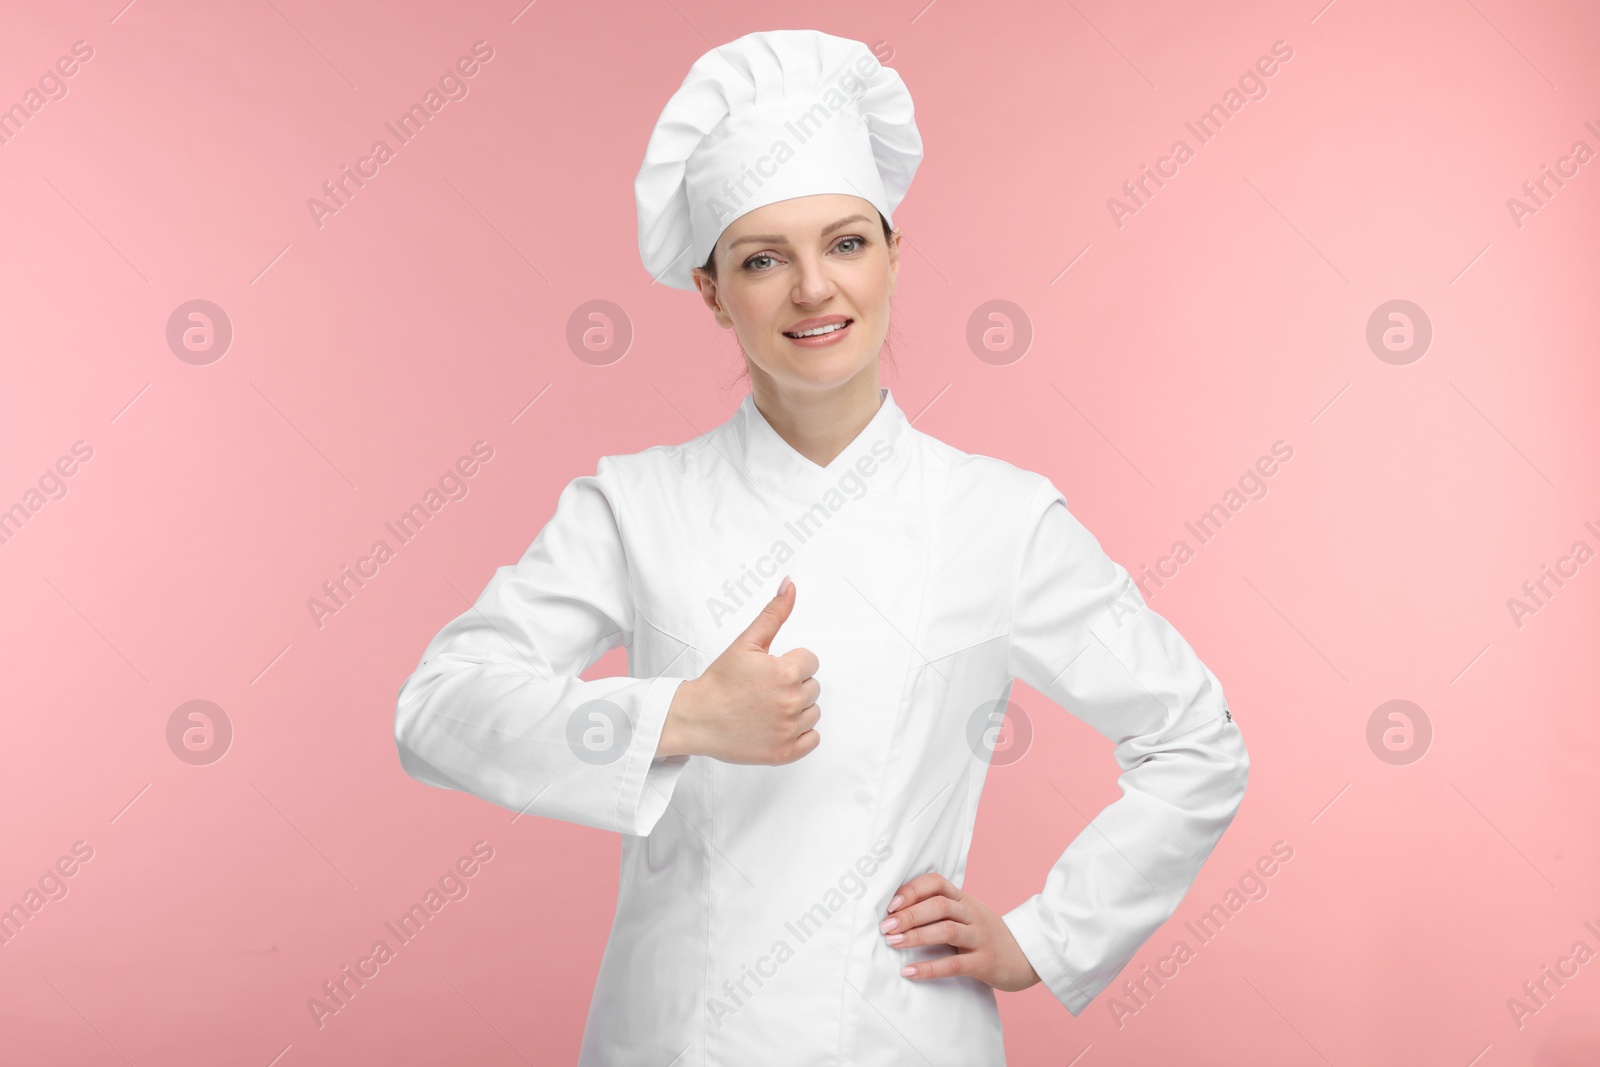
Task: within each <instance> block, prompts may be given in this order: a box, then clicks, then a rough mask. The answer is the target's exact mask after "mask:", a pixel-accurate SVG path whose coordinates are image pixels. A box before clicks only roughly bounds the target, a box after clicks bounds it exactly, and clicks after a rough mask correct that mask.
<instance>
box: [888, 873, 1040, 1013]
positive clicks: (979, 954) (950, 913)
mask: <svg viewBox="0 0 1600 1067" xmlns="http://www.w3.org/2000/svg"><path fill="white" fill-rule="evenodd" d="M895 896H897V897H900V898H902V899H901V900H900V902H899V903H898V904H895V903H894V901H893V899H892V898H891V900H890V903H891V905H893V906H892V907H891V908H890V909H889V918H890V919H895V920H898V921H897V922H896V924H895V925H894V926H892V927H890V928H889V929H888V930H886V931H884V936H885V937H886V939H887V940H888V942H889V944H891V945H893V946H894V947H895V948H910V947H912V946H914V945H951V946H954V948H955V950H956V951H955V952H954V953H953V954H951V955H949V956H941V957H939V958H938V959H936V960H924V961H922V962H921V963H913V964H908V965H907V967H906V968H905V969H904V970H902V971H901V973H902V974H905V975H906V977H907V978H910V979H912V980H913V981H916V980H918V979H923V978H948V977H950V976H951V975H957V974H963V975H968V976H970V977H973V978H977V979H979V980H980V981H983V982H987V983H988V984H990V985H992V986H994V987H995V988H996V989H999V990H1003V991H1004V992H1007V993H1014V992H1016V991H1017V990H1019V989H1027V988H1028V987H1029V986H1031V985H1033V984H1035V983H1037V982H1038V981H1039V975H1038V974H1037V973H1036V972H1035V971H1034V969H1033V964H1031V963H1029V962H1028V957H1027V956H1024V955H1023V954H1022V948H1021V946H1019V945H1018V944H1017V939H1016V938H1014V937H1012V936H1011V928H1010V927H1008V926H1006V923H1005V920H1004V919H1002V918H1001V917H1000V916H999V915H998V914H996V913H995V912H994V911H993V910H992V909H991V908H990V907H989V906H988V905H987V904H985V903H984V902H983V901H981V900H979V899H978V898H977V897H975V896H973V895H972V894H970V893H963V892H962V891H961V890H960V889H957V888H956V887H955V886H954V885H952V884H951V882H950V880H949V879H947V878H946V877H945V876H944V875H942V874H939V873H938V872H935V871H930V872H929V873H927V874H919V875H917V877H915V878H913V879H911V881H909V882H907V883H906V884H905V885H902V886H901V887H900V888H899V889H897V890H895ZM886 921H887V920H886ZM897 935H898V936H899V938H900V940H898V941H897V940H895V938H896V936H897ZM908 971H909V972H910V973H907V972H908Z"/></svg>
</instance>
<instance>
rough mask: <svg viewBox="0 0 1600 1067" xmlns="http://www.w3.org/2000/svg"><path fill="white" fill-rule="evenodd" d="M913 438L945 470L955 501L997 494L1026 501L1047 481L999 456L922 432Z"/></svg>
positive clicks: (947, 482) (950, 491) (1044, 477)
mask: <svg viewBox="0 0 1600 1067" xmlns="http://www.w3.org/2000/svg"><path fill="white" fill-rule="evenodd" d="M916 437H917V438H918V440H919V443H920V444H921V445H922V447H923V448H924V449H926V450H927V453H928V455H929V456H930V458H931V459H932V460H933V461H934V462H935V463H937V464H938V465H939V466H941V467H943V468H944V469H945V472H946V473H945V482H946V487H947V489H948V491H949V495H951V496H952V497H954V498H956V499H963V498H964V499H969V500H970V499H972V498H974V497H988V496H992V495H993V494H996V493H998V494H1001V495H1004V496H1006V497H1010V498H1020V499H1021V500H1023V501H1027V500H1029V499H1031V498H1032V497H1033V495H1034V494H1035V493H1036V492H1039V491H1040V490H1041V488H1042V486H1044V485H1046V484H1048V483H1049V481H1050V480H1049V479H1048V478H1047V477H1046V476H1045V475H1043V474H1040V473H1038V472H1037V471H1032V470H1028V469H1027V468H1025V467H1020V466H1018V465H1016V464H1015V463H1012V462H1010V461H1009V460H1005V459H1001V458H1000V457H999V456H990V455H986V454H984V453H982V452H966V451H963V450H962V449H959V448H957V447H956V446H954V445H952V444H950V443H949V442H948V441H944V440H941V439H939V438H937V437H934V436H932V435H930V434H927V433H923V432H922V431H917V433H916ZM1051 488H1052V489H1053V488H1054V487H1053V486H1052V487H1051Z"/></svg>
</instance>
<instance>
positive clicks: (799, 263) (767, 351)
mask: <svg viewBox="0 0 1600 1067" xmlns="http://www.w3.org/2000/svg"><path fill="white" fill-rule="evenodd" d="M899 244H900V241H899V235H898V234H897V235H895V238H894V241H893V243H892V244H889V245H885V244H884V239H883V223H882V221H881V220H880V217H879V215H878V209H877V208H875V207H873V206H872V204H871V203H869V202H868V201H866V200H863V199H862V198H860V197H858V196H848V195H845V194H843V193H823V194H818V195H815V196H799V197H795V198H794V199H792V200H780V201H779V202H778V203H776V204H768V205H767V206H766V207H761V208H757V209H756V210H754V211H751V212H749V213H748V214H745V215H741V216H740V217H739V218H737V219H735V220H734V221H733V222H732V223H731V224H730V225H729V226H728V228H727V229H726V230H724V231H723V233H722V236H721V237H719V238H718V239H717V247H716V252H715V255H716V265H717V277H716V278H712V277H711V275H709V274H707V273H706V272H705V271H704V270H702V269H700V268H699V267H696V268H695V270H694V277H695V283H696V284H697V285H698V286H699V287H700V296H701V298H702V299H703V300H705V302H706V306H708V307H710V308H711V309H712V311H713V313H714V314H715V315H716V319H717V323H718V325H720V326H722V327H723V329H729V328H731V329H732V330H733V331H734V333H735V334H736V335H737V336H738V338H739V345H740V347H741V348H743V349H744V352H745V355H746V356H748V357H749V359H750V362H751V363H752V364H753V366H752V368H751V373H752V377H754V376H755V375H757V374H764V375H765V376H766V377H767V378H768V379H769V380H770V382H771V384H773V385H775V386H777V387H778V388H779V389H783V390H801V391H810V390H827V389H832V388H836V387H838V386H841V385H843V384H844V383H846V382H848V381H850V380H851V379H853V378H855V377H856V376H857V375H859V374H861V373H862V372H863V371H866V370H868V368H871V367H874V366H875V365H876V363H877V360H878V351H879V350H880V349H881V348H882V347H883V339H884V336H885V335H886V334H887V333H888V331H889V297H891V296H892V295H894V289H895V282H896V278H897V276H898V274H899V268H900V248H899ZM814 319H820V320H823V321H822V323H812V322H811V320H814ZM829 322H848V325H847V326H846V327H844V328H843V329H840V330H836V331H834V332H833V333H832V334H828V335H825V336H818V337H815V338H812V339H809V340H807V339H802V338H797V337H795V336H793V334H794V333H795V332H796V331H798V330H808V329H811V328H814V327H815V326H816V325H824V324H827V323H829Z"/></svg>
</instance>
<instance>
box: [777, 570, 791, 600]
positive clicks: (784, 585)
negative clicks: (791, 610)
mask: <svg viewBox="0 0 1600 1067" xmlns="http://www.w3.org/2000/svg"><path fill="white" fill-rule="evenodd" d="M793 584H794V583H793V582H791V581H789V576H788V575H787V574H785V575H784V576H783V581H781V582H779V583H778V595H779V596H782V595H783V594H784V592H785V591H786V590H788V588H789V586H791V585H793Z"/></svg>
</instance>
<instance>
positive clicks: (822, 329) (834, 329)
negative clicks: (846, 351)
mask: <svg viewBox="0 0 1600 1067" xmlns="http://www.w3.org/2000/svg"><path fill="white" fill-rule="evenodd" d="M855 321H856V320H855V319H845V320H844V321H843V322H836V323H834V324H833V325H831V326H819V327H817V328H816V329H814V330H801V331H799V332H797V333H790V332H789V331H787V330H785V331H784V334H783V335H784V336H785V337H792V338H794V339H795V340H799V339H800V338H802V337H826V336H828V334H830V333H838V332H839V331H840V330H842V329H844V328H845V327H846V326H849V325H850V324H851V323H853V322H855Z"/></svg>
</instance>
